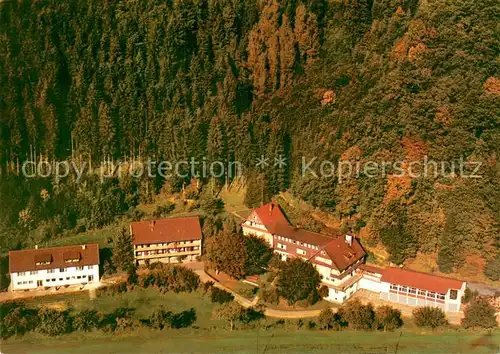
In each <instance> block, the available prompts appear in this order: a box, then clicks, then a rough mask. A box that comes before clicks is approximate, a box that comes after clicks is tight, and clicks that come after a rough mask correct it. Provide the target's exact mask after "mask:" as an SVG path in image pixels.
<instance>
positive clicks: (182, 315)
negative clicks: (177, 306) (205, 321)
mask: <svg viewBox="0 0 500 354" xmlns="http://www.w3.org/2000/svg"><path fill="white" fill-rule="evenodd" d="M195 322H196V310H195V309H194V308H191V309H189V310H185V311H182V312H179V313H176V314H175V315H173V316H172V320H171V322H170V326H171V327H172V328H186V327H189V326H191V325H192V324H193V323H195Z"/></svg>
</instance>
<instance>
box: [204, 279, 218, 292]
mask: <svg viewBox="0 0 500 354" xmlns="http://www.w3.org/2000/svg"><path fill="white" fill-rule="evenodd" d="M214 284H215V283H214V282H213V281H211V280H209V281H206V282H204V283H203V284H202V285H201V288H202V290H203V295H205V294H206V293H208V292H209V291H211V290H212V287H213V286H214Z"/></svg>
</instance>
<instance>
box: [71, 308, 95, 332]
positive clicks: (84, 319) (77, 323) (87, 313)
mask: <svg viewBox="0 0 500 354" xmlns="http://www.w3.org/2000/svg"><path fill="white" fill-rule="evenodd" d="M100 321H101V314H100V313H99V312H97V311H95V310H88V309H84V310H82V311H80V312H79V313H77V314H76V315H75V317H74V319H73V329H75V330H77V331H82V332H90V331H91V330H93V329H95V328H98V327H99V323H100Z"/></svg>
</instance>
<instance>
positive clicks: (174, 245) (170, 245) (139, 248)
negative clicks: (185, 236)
mask: <svg viewBox="0 0 500 354" xmlns="http://www.w3.org/2000/svg"><path fill="white" fill-rule="evenodd" d="M200 245H201V241H199V240H196V241H192V242H186V243H184V244H183V243H180V242H172V243H168V244H167V245H158V246H151V245H139V246H135V251H153V250H164V249H172V248H182V247H195V246H200Z"/></svg>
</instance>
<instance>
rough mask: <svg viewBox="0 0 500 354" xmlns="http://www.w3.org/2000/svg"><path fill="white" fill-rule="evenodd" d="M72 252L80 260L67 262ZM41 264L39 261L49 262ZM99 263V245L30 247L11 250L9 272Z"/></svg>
mask: <svg viewBox="0 0 500 354" xmlns="http://www.w3.org/2000/svg"><path fill="white" fill-rule="evenodd" d="M68 254H70V255H71V256H72V257H76V256H78V257H77V258H74V259H79V261H78V262H71V263H68V262H65V258H66V259H67V255H68ZM72 259H73V258H72ZM47 262H49V264H39V265H37V263H47ZM96 264H99V245H97V244H91V245H74V246H64V247H52V248H39V249H28V250H21V251H10V252H9V272H10V273H18V272H27V271H32V270H43V269H56V268H66V267H76V266H86V265H96Z"/></svg>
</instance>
